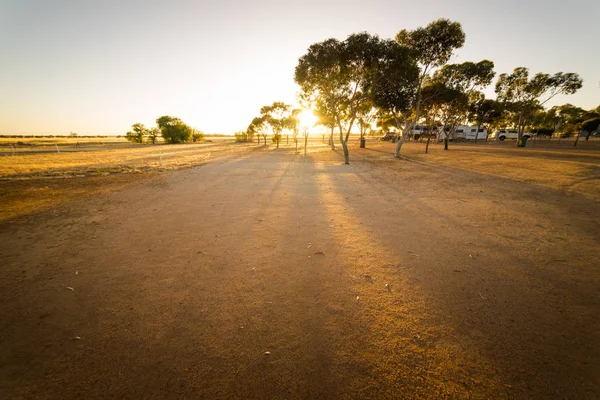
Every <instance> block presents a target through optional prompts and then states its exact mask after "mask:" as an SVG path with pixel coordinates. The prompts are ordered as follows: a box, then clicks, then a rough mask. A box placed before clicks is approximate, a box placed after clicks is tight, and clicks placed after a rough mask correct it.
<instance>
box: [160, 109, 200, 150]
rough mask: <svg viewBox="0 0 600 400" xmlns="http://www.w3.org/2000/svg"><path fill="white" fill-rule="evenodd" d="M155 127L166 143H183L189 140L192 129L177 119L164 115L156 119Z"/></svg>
mask: <svg viewBox="0 0 600 400" xmlns="http://www.w3.org/2000/svg"><path fill="white" fill-rule="evenodd" d="M156 125H158V128H159V129H160V131H161V135H162V137H163V138H164V140H165V142H166V143H172V144H175V143H183V142H187V141H188V140H190V137H191V136H192V128H190V127H189V126H187V125H186V124H184V123H183V121H182V120H181V119H179V118H177V117H171V116H168V115H164V116H162V117H159V118H157V119H156Z"/></svg>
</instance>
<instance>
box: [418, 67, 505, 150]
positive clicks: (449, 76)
mask: <svg viewBox="0 0 600 400" xmlns="http://www.w3.org/2000/svg"><path fill="white" fill-rule="evenodd" d="M494 75H496V73H495V72H494V63H493V62H491V61H489V60H482V61H480V62H478V63H474V62H470V61H468V62H464V63H462V64H447V65H444V66H443V67H442V68H441V69H440V70H438V71H437V72H436V73H435V74H434V76H433V80H432V84H431V85H430V88H434V90H433V91H431V93H432V95H434V103H435V100H436V99H437V100H438V101H437V103H438V104H439V105H440V106H441V107H439V108H438V110H440V111H442V112H444V111H446V112H451V113H453V114H452V115H453V116H454V118H453V120H452V121H450V120H448V117H449V115H448V114H446V115H445V118H444V131H443V132H444V150H448V133H449V132H450V131H452V132H453V131H454V130H455V127H456V125H457V124H458V122H459V121H460V120H464V119H466V118H467V115H468V111H469V104H471V103H476V102H478V101H479V100H481V99H482V98H483V94H482V93H480V92H479V91H478V90H480V89H483V88H484V87H486V86H488V85H489V84H490V83H492V79H494ZM448 122H452V125H451V126H447V124H448ZM477 131H479V127H478V129H477ZM477 134H478V132H477ZM477 134H476V136H475V137H477Z"/></svg>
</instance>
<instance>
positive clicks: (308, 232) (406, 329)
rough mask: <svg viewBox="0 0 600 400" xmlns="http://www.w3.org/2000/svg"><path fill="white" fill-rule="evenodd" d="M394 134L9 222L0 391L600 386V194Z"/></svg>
mask: <svg viewBox="0 0 600 400" xmlns="http://www.w3.org/2000/svg"><path fill="white" fill-rule="evenodd" d="M391 146H392V145H391V144H382V145H376V146H372V148H370V149H367V150H364V151H363V152H362V153H361V152H360V151H359V150H358V149H353V150H352V153H351V156H352V157H353V158H352V159H353V163H352V164H351V165H342V164H341V162H340V160H341V158H340V154H339V153H338V152H329V151H314V152H310V153H309V154H308V155H307V156H303V155H294V154H293V152H291V151H290V149H285V148H284V149H279V150H273V149H272V148H271V149H264V150H262V151H254V152H251V153H248V154H246V155H244V156H231V157H228V158H222V159H218V160H215V161H214V162H211V163H208V164H206V165H203V166H200V167H196V168H191V169H186V170H181V171H175V172H167V173H162V174H156V175H152V176H145V177H143V178H142V177H141V176H140V175H132V176H131V180H132V181H133V183H130V184H128V185H127V186H124V187H121V186H119V188H118V190H114V191H111V190H108V189H107V190H104V191H103V193H101V194H98V193H97V192H93V194H89V195H79V197H78V198H77V199H75V200H73V199H70V200H69V201H68V202H65V203H63V204H60V205H56V206H54V207H51V208H49V209H45V210H42V211H38V212H34V213H31V214H29V215H25V216H21V217H18V218H14V219H11V220H9V221H6V222H4V223H2V224H1V225H0V239H1V241H0V243H2V244H1V247H0V258H1V259H2V276H1V278H0V398H3V399H38V398H39V399H81V398H86V399H109V398H110V399H141V398H143V399H166V398H172V399H184V398H185V399H202V398H205V399H234V398H244V399H349V398H353V399H444V398H447V399H598V398H600V346H599V345H598V343H600V319H599V315H600V314H599V311H600V296H599V287H600V286H599V284H600V271H599V268H598V267H599V262H598V250H600V246H599V239H600V216H599V212H598V205H599V202H598V199H597V197H595V196H596V195H597V194H595V193H594V192H593V191H589V190H588V191H585V193H584V192H582V193H579V192H577V191H571V190H567V188H566V187H565V188H562V189H557V188H553V187H551V185H550V184H546V183H547V182H545V181H540V182H541V183H539V184H538V183H536V182H529V181H522V180H517V179H512V178H510V177H503V176H498V175H494V174H493V173H492V172H489V173H487V172H476V171H477V169H475V170H470V171H469V170H465V168H462V169H461V168H459V167H456V166H455V167H452V166H449V164H448V162H447V161H445V159H443V158H441V157H442V156H441V155H440V154H442V153H438V155H437V156H436V155H435V154H434V155H433V156H431V157H430V158H429V159H427V160H430V161H427V160H424V159H423V158H422V157H421V156H418V157H417V156H410V151H411V147H410V145H407V151H408V152H409V156H407V158H406V159H404V160H394V159H393V158H392V157H391V155H390V152H391V149H392V147H391ZM414 146H417V144H415V145H414ZM460 149H461V148H459V147H457V148H456V149H455V151H456V153H455V154H460V151H463V152H468V151H470V150H469V149H470V148H469V147H462V150H460ZM511 151H512V150H511ZM515 151H517V150H515ZM465 154H466V153H465ZM540 154H542V153H540ZM544 154H545V153H544ZM580 156H581V155H580ZM436 157H437V158H436ZM465 157H466V156H465ZM468 157H477V156H468ZM540 157H542V158H543V157H544V155H543V154H542V155H541V156H540ZM568 157H569V156H565V159H564V160H563V161H564V162H565V164H566V163H569V162H571V161H569V160H567V158H568ZM578 157H579V156H578ZM581 157H584V158H585V156H581ZM581 157H580V158H581ZM469 159H471V158H469ZM590 160H591V161H589V160H588V161H586V162H589V163H590V165H591V167H590V168H593V169H594V171H593V173H594V174H595V173H597V171H598V165H599V163H598V158H597V157H596V156H591V157H590ZM556 162H559V161H556ZM586 179H587V178H586ZM21 184H22V183H21Z"/></svg>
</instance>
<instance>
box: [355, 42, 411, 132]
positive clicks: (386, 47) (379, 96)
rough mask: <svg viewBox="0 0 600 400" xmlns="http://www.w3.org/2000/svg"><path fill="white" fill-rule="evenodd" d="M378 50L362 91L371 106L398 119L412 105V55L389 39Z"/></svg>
mask: <svg viewBox="0 0 600 400" xmlns="http://www.w3.org/2000/svg"><path fill="white" fill-rule="evenodd" d="M379 50H380V53H379V57H378V59H377V60H376V63H375V68H373V70H372V71H371V73H370V74H369V75H368V77H367V81H366V85H365V86H366V91H367V93H368V94H369V98H370V100H371V101H372V102H373V105H374V106H375V107H377V108H379V109H380V110H384V111H385V112H388V113H390V114H391V115H392V117H393V118H395V119H398V117H399V114H406V113H407V112H408V110H409V109H410V108H411V107H413V106H414V102H415V100H416V98H417V89H418V81H419V68H418V66H417V64H416V62H415V60H414V59H413V58H412V57H411V54H412V52H411V51H410V50H409V49H408V48H406V47H403V46H400V45H399V44H397V43H395V42H393V41H391V40H390V41H384V42H382V43H381V45H380V48H379ZM398 128H400V126H398Z"/></svg>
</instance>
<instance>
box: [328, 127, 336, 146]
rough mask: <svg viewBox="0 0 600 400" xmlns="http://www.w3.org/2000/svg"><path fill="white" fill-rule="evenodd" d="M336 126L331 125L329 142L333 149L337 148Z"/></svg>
mask: <svg viewBox="0 0 600 400" xmlns="http://www.w3.org/2000/svg"><path fill="white" fill-rule="evenodd" d="M334 130H335V128H334V126H333V125H332V126H331V135H329V144H330V145H331V150H335V143H334V142H333V133H334Z"/></svg>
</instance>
